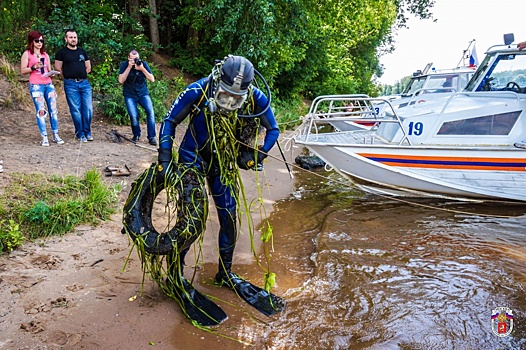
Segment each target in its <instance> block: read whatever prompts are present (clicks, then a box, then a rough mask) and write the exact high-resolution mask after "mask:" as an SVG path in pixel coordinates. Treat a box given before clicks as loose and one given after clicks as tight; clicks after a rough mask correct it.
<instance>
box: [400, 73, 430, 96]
mask: <svg viewBox="0 0 526 350" xmlns="http://www.w3.org/2000/svg"><path fill="white" fill-rule="evenodd" d="M426 78H427V77H425V76H420V77H414V78H411V81H410V82H409V84H407V86H406V88H405V90H404V92H403V93H402V97H408V96H412V95H413V94H414V93H415V92H417V91H418V90H420V89H421V88H422V86H424V83H425V82H426Z"/></svg>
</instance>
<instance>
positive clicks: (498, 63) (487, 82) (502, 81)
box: [466, 53, 526, 94]
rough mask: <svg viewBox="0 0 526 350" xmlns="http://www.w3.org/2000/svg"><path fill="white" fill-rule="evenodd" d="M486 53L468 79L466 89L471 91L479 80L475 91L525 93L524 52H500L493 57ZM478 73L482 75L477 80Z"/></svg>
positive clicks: (525, 70)
mask: <svg viewBox="0 0 526 350" xmlns="http://www.w3.org/2000/svg"><path fill="white" fill-rule="evenodd" d="M491 59H492V56H490V55H488V56H487V57H486V58H485V59H484V61H483V62H482V64H481V67H480V69H479V70H478V71H477V74H476V76H475V77H474V78H473V79H472V80H471V81H470V83H469V85H468V87H467V89H466V90H469V91H473V87H474V85H475V84H476V82H477V81H480V83H479V84H478V86H477V88H476V90H475V91H513V92H516V93H519V94H525V93H526V53H525V54H522V53H521V54H518V53H512V54H510V53H502V54H499V55H497V56H496V57H495V60H494V61H493V62H492V63H491ZM480 75H484V77H483V78H482V80H479V77H480Z"/></svg>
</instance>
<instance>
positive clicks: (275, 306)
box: [216, 272, 285, 316]
mask: <svg viewBox="0 0 526 350" xmlns="http://www.w3.org/2000/svg"><path fill="white" fill-rule="evenodd" d="M216 282H218V283H220V284H224V285H226V286H227V287H229V288H230V289H232V290H234V291H235V292H236V294H237V295H239V296H240V297H241V298H242V299H243V300H245V301H246V302H247V303H249V304H250V305H252V306H253V307H255V308H256V309H257V310H258V311H260V312H261V313H262V314H264V315H266V316H272V315H274V314H276V313H278V312H281V311H283V310H285V301H284V300H283V299H282V298H280V297H278V296H276V295H274V294H272V293H270V292H267V291H266V290H264V289H263V288H260V287H258V286H255V285H253V284H252V283H250V282H248V281H246V280H244V279H242V278H241V277H239V276H238V275H236V274H234V273H232V272H229V273H228V276H224V275H222V274H219V273H218V274H217V275H216Z"/></svg>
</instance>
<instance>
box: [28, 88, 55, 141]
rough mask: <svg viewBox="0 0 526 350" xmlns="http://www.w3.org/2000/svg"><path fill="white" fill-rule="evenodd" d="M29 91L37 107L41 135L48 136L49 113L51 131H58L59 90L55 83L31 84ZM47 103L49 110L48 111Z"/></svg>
mask: <svg viewBox="0 0 526 350" xmlns="http://www.w3.org/2000/svg"><path fill="white" fill-rule="evenodd" d="M29 93H30V94H31V98H32V99H33V103H34V104H35V109H36V117H37V125H38V130H39V131H40V135H42V136H47V130H46V116H47V115H49V123H50V124H51V131H52V132H53V133H58V118H57V116H58V110H57V92H56V91H55V86H53V84H51V83H50V84H29ZM46 104H47V109H48V110H47V111H46ZM48 111H49V112H48Z"/></svg>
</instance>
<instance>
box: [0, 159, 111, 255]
mask: <svg viewBox="0 0 526 350" xmlns="http://www.w3.org/2000/svg"><path fill="white" fill-rule="evenodd" d="M120 190H121V188H120V186H119V185H117V186H115V187H108V186H107V185H106V184H105V183H104V182H103V181H102V177H101V174H100V173H99V171H97V170H96V169H95V168H93V169H91V170H89V171H87V172H86V174H85V175H84V177H83V178H78V177H76V176H62V177H61V176H56V175H43V174H22V173H13V174H12V178H11V186H10V188H9V190H7V189H6V190H5V192H6V193H4V194H3V195H2V196H1V197H0V217H1V218H2V220H1V221H0V252H4V251H6V252H8V251H11V250H13V249H14V248H16V247H17V246H19V245H20V244H22V242H23V241H24V240H26V239H28V240H33V239H36V238H42V237H49V236H56V235H58V236H60V235H63V234H65V233H67V232H70V231H71V230H72V229H73V228H74V227H75V226H77V225H80V224H97V223H99V222H100V221H101V220H107V219H108V218H109V216H110V215H111V214H113V213H114V212H115V207H116V203H117V194H118V193H119V192H120Z"/></svg>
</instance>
